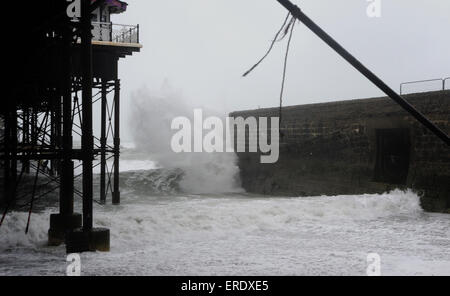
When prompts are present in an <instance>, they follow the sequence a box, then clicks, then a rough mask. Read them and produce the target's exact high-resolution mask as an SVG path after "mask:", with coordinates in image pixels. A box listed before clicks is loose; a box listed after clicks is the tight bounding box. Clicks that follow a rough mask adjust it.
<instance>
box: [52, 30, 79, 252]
mask: <svg viewBox="0 0 450 296" xmlns="http://www.w3.org/2000/svg"><path fill="white" fill-rule="evenodd" d="M70 51H71V39H70V31H69V30H68V31H66V32H65V36H64V49H63V61H62V64H63V67H64V77H62V80H61V94H62V100H63V107H62V117H63V118H62V120H63V121H62V124H63V127H62V134H63V137H62V150H61V152H62V161H61V163H60V168H59V169H60V178H61V187H60V191H59V214H53V215H51V216H50V229H49V231H48V243H49V245H51V246H58V245H61V244H63V243H64V241H65V239H66V234H67V233H68V232H71V231H73V230H75V229H77V228H80V227H81V225H82V216H81V214H77V213H74V209H73V202H74V162H73V161H72V147H73V139H72V75H71V57H70ZM58 102H59V105H61V104H60V103H61V101H60V98H59V100H58ZM56 109H57V113H58V112H59V114H61V108H60V107H59V108H56ZM56 124H57V125H59V126H60V124H61V119H60V116H59V118H58V117H57V118H56ZM58 142H59V140H58V141H57V143H58ZM60 148H61V146H58V150H59V149H60Z"/></svg>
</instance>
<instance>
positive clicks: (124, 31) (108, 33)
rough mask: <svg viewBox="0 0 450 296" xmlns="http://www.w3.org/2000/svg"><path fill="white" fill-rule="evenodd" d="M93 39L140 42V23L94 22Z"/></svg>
mask: <svg viewBox="0 0 450 296" xmlns="http://www.w3.org/2000/svg"><path fill="white" fill-rule="evenodd" d="M92 26H93V29H92V34H93V39H94V40H96V41H108V42H114V43H139V25H135V26H133V25H121V24H113V23H102V22H92Z"/></svg>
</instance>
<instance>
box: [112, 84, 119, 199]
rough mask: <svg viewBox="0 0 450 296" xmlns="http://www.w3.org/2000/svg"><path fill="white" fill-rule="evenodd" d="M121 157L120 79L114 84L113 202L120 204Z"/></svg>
mask: <svg viewBox="0 0 450 296" xmlns="http://www.w3.org/2000/svg"><path fill="white" fill-rule="evenodd" d="M119 159H120V80H119V79H117V80H116V81H115V86H114V192H113V204H115V205H118V204H120V191H119Z"/></svg>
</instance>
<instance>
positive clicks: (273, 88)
mask: <svg viewBox="0 0 450 296" xmlns="http://www.w3.org/2000/svg"><path fill="white" fill-rule="evenodd" d="M127 2H128V3H129V7H128V11H127V12H126V13H125V14H123V15H118V16H115V17H114V18H113V22H115V23H123V24H140V28H141V30H140V36H141V43H142V44H143V45H144V48H143V50H142V51H141V53H137V54H134V55H133V56H132V57H128V58H127V59H125V60H123V61H121V63H120V76H121V79H122V98H123V101H122V105H123V106H124V107H123V109H124V111H123V117H124V121H123V122H124V125H125V126H123V128H125V130H126V122H127V120H129V119H130V117H131V115H130V114H129V112H127V110H128V108H127V104H129V103H131V101H130V100H131V96H132V93H133V92H135V91H137V90H138V89H142V88H144V87H145V88H147V89H149V90H158V89H160V88H161V86H162V85H163V84H164V83H168V84H169V85H170V86H171V87H173V88H174V89H176V90H178V91H179V92H180V93H182V95H183V98H184V99H185V100H186V101H187V103H189V104H190V105H192V106H199V107H200V106H204V107H207V108H210V109H216V110H219V111H223V112H230V111H235V110H241V109H253V108H258V107H273V106H276V105H277V104H278V95H279V91H280V83H281V72H282V64H283V58H284V50H285V45H286V42H281V43H278V44H277V45H276V48H275V49H274V50H273V52H272V53H271V55H270V56H269V57H268V58H267V60H266V61H265V62H264V63H263V64H262V65H261V66H260V67H259V68H257V69H256V70H255V71H254V72H253V73H252V75H250V76H249V77H248V78H242V77H241V76H242V73H243V72H245V70H247V69H248V68H249V67H250V66H251V65H253V64H254V63H255V62H256V61H257V60H258V59H259V58H260V57H261V56H262V55H263V54H264V53H265V51H266V50H267V48H268V46H269V45H270V41H271V39H272V37H273V36H274V34H275V32H276V31H277V29H278V28H279V27H280V25H281V23H282V21H283V19H284V17H285V15H286V11H285V10H284V8H282V7H281V6H280V5H279V4H278V2H277V1H276V0H170V1H168V0H150V1H148V0H147V1H146V0H128V1H127ZM293 2H295V3H296V4H297V5H299V6H300V7H301V9H302V10H303V11H304V12H305V13H306V14H307V15H309V16H310V18H312V19H313V20H314V21H315V22H316V23H317V24H319V25H320V26H321V27H322V28H323V29H325V31H327V32H328V33H329V34H330V35H331V36H333V37H334V38H335V39H336V40H337V41H338V42H340V43H341V44H342V45H343V46H344V47H345V48H347V50H349V51H350V52H351V53H352V54H354V55H355V56H356V57H357V58H359V59H360V60H361V61H362V62H363V63H364V64H365V65H366V66H368V67H369V68H370V69H371V70H372V71H374V72H375V73H376V74H377V75H378V76H379V77H380V78H382V79H383V80H385V81H386V82H387V83H388V84H389V85H390V86H391V87H393V88H394V89H395V90H398V89H399V84H400V83H401V82H404V81H411V80H421V79H429V78H441V77H448V76H450V55H449V53H450V1H449V0H381V3H382V11H381V12H382V15H381V18H369V17H368V16H367V14H366V9H367V6H368V5H369V4H370V3H369V2H368V1H367V0H303V1H300V0H294V1H293ZM378 95H381V92H380V91H378V90H377V89H376V88H375V87H374V86H372V84H371V83H370V82H368V81H367V80H366V79H365V78H364V77H362V76H361V75H360V74H359V73H358V72H357V71H356V70H354V69H353V68H352V67H351V66H350V65H348V64H347V63H346V62H345V61H344V60H343V59H341V58H340V57H339V56H338V55H337V54H336V53H334V52H333V51H332V50H331V49H329V48H328V47H327V46H326V45H325V44H324V43H323V42H322V41H321V40H319V39H318V38H317V37H316V36H314V35H313V34H312V33H311V32H309V31H308V30H307V29H306V28H305V27H304V26H303V25H302V24H300V23H298V24H297V26H296V29H295V34H294V37H293V41H292V47H291V54H290V60H289V65H288V72H287V81H286V95H285V104H286V105H298V104H306V103H315V102H326V101H334V100H342V99H353V98H366V97H373V96H378Z"/></svg>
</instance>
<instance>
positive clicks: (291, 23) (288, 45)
mask: <svg viewBox="0 0 450 296" xmlns="http://www.w3.org/2000/svg"><path fill="white" fill-rule="evenodd" d="M295 22H296V19H295V18H294V17H292V19H291V21H290V22H289V25H288V27H287V28H286V29H287V30H286V31H289V30H290V33H289V39H288V43H287V47H286V54H285V56H284V65H283V79H282V81H281V91H280V109H279V130H280V138H282V137H283V136H284V134H283V133H282V132H281V121H282V116H283V112H282V110H283V95H284V86H285V83H286V72H287V63H288V58H289V49H290V47H291V41H292V35H293V33H294V27H295Z"/></svg>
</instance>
